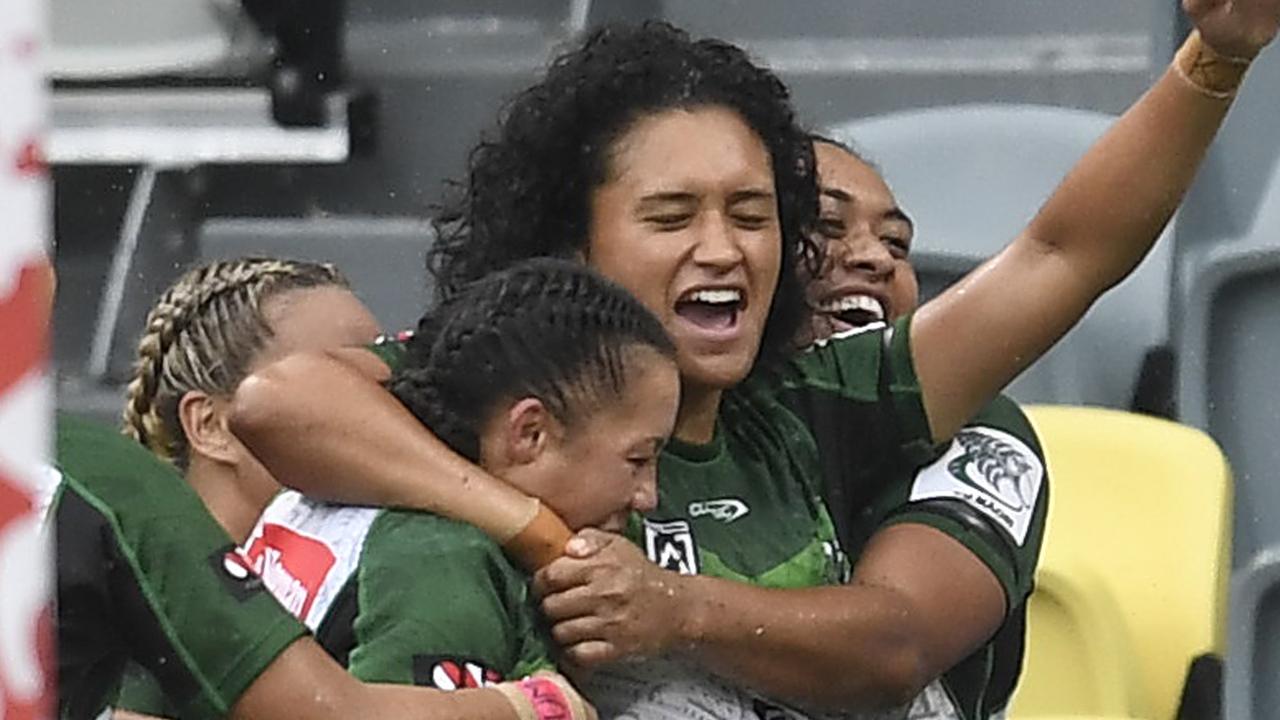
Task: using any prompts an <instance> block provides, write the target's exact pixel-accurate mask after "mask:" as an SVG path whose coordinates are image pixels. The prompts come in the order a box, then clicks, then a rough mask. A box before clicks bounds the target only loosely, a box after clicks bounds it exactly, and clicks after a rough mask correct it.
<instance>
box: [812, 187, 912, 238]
mask: <svg viewBox="0 0 1280 720" xmlns="http://www.w3.org/2000/svg"><path fill="white" fill-rule="evenodd" d="M821 193H822V194H823V195H825V196H827V197H829V198H832V199H833V200H838V201H840V202H845V203H855V202H857V200H856V199H854V197H853V196H852V195H850V194H849V193H847V192H845V191H844V190H841V189H840V188H837V187H824V188H822V189H821ZM884 219H885V220H897V221H899V222H904V223H906V224H907V225H908V226H910V227H911V230H912V232H915V229H916V222H915V221H914V220H912V219H911V216H910V215H908V214H907V212H906V211H905V210H903V209H902V208H900V207H898V206H897V205H894V206H893V207H891V208H889V209H888V210H887V211H886V212H885V214H884Z"/></svg>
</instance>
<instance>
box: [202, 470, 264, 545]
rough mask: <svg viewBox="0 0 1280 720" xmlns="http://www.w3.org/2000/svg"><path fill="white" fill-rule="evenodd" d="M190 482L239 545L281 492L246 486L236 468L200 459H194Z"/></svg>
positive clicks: (251, 484)
mask: <svg viewBox="0 0 1280 720" xmlns="http://www.w3.org/2000/svg"><path fill="white" fill-rule="evenodd" d="M187 482H188V483H190V484H191V487H192V488H193V489H194V490H195V491H196V494H197V495H199V496H200V499H201V500H202V501H204V505H205V507H207V508H209V513H210V514H211V515H213V518H214V519H215V520H217V521H218V524H219V525H221V526H222V528H223V529H224V530H226V531H227V534H228V535H230V536H231V539H232V540H233V541H235V543H236V544H237V545H240V544H243V543H244V542H245V541H246V540H248V539H249V533H251V532H253V526H254V525H256V524H257V522H258V518H259V517H260V516H261V515H262V511H263V510H266V509H267V505H268V504H269V503H270V502H271V498H272V497H273V496H274V495H275V493H276V491H277V490H278V489H279V488H278V487H275V488H271V487H255V486H254V484H253V483H246V482H243V481H242V480H241V478H240V477H239V476H238V475H237V474H236V471H235V468H233V467H231V466H229V465H225V464H222V463H215V462H212V461H210V460H207V459H204V458H199V457H193V458H191V466H190V468H189V469H188V470H187Z"/></svg>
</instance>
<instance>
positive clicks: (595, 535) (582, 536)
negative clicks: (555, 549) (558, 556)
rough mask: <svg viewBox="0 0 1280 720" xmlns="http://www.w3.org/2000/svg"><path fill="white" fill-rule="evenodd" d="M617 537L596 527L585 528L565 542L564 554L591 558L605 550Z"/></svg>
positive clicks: (579, 557)
mask: <svg viewBox="0 0 1280 720" xmlns="http://www.w3.org/2000/svg"><path fill="white" fill-rule="evenodd" d="M617 537H618V536H617V535H613V534H611V533H606V532H601V531H599V530H596V529H594V528H584V529H582V530H579V531H578V534H577V535H574V536H573V537H572V538H570V539H569V542H567V543H565V546H564V554H565V555H568V556H569V557H572V558H578V559H583V558H589V557H591V556H592V555H595V554H596V553H599V552H600V551H601V550H604V549H605V548H606V547H608V546H609V545H610V544H611V543H612V542H613V540H614V538H617Z"/></svg>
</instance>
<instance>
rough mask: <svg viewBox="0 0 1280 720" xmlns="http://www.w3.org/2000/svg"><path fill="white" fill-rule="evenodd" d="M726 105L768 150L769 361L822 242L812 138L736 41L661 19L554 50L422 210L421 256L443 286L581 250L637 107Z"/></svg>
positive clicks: (792, 324)
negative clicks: (773, 254)
mask: <svg viewBox="0 0 1280 720" xmlns="http://www.w3.org/2000/svg"><path fill="white" fill-rule="evenodd" d="M701 107H724V108H728V109H730V110H732V111H733V112H734V113H736V114H737V115H738V116H739V117H740V118H741V119H742V121H743V122H744V123H746V125H747V126H748V127H750V128H751V130H752V131H753V132H754V133H755V134H756V135H757V136H759V138H760V140H761V142H762V143H763V144H764V146H765V148H766V149H767V150H768V152H769V158H770V160H771V161H772V169H773V179H774V187H775V191H776V193H777V205H778V218H779V224H780V227H781V235H782V253H781V255H782V268H781V269H782V272H781V273H780V276H779V278H780V279H779V284H778V288H777V291H776V293H775V294H774V299H773V305H772V306H771V308H770V312H769V317H768V320H767V322H766V325H765V330H764V337H763V339H762V341H761V350H760V352H761V359H762V360H763V361H765V362H766V363H768V362H769V361H773V360H781V359H784V358H786V357H789V356H790V354H791V346H790V339H791V337H792V336H793V335H794V334H795V331H796V330H797V329H798V328H799V327H800V324H801V323H802V322H803V321H804V318H805V317H806V316H807V315H806V313H807V308H806V306H805V303H804V288H803V286H802V284H801V282H800V280H799V278H798V273H797V272H795V270H796V269H797V268H798V266H799V263H801V262H804V261H810V262H811V263H812V265H813V267H814V268H816V267H817V263H818V262H819V259H820V256H821V252H820V249H819V248H818V246H817V244H816V243H814V242H813V240H812V238H811V234H812V230H813V229H814V228H815V227H816V226H817V214H818V190H817V181H816V178H815V174H814V159H813V144H812V143H811V142H810V140H809V136H808V134H807V133H806V132H805V131H804V130H803V129H801V128H800V127H799V125H798V124H797V122H796V119H795V113H794V110H793V109H792V107H791V101H790V96H789V93H788V91H787V88H786V86H785V85H784V84H783V83H782V81H781V80H779V79H778V78H777V76H775V75H774V74H773V73H771V72H769V71H768V70H766V69H764V68H761V67H759V66H758V65H755V64H754V63H752V61H751V59H750V58H749V57H748V56H747V54H746V53H745V52H744V51H743V50H742V49H741V48H739V47H736V46H734V45H731V44H729V43H726V42H722V41H719V40H714V39H700V40H694V39H692V38H690V36H689V35H688V34H687V33H686V32H684V31H683V30H680V29H678V28H675V27H673V26H671V25H669V24H666V23H662V22H647V23H644V24H642V25H638V26H626V25H613V26H605V27H604V28H602V29H600V30H598V31H596V32H594V33H592V34H591V35H589V36H588V37H587V38H586V39H585V41H583V43H582V44H581V45H580V46H578V47H576V48H575V49H573V50H571V51H569V52H567V53H565V54H564V55H561V56H560V57H558V58H557V59H555V60H554V61H553V62H552V63H551V66H550V67H549V68H548V70H547V73H546V76H545V77H544V78H543V79H542V80H541V81H540V82H538V83H537V84H536V85H533V86H532V87H530V88H528V89H526V90H525V91H523V92H522V93H520V94H519V95H517V96H516V97H515V98H514V100H513V101H512V102H511V103H510V104H509V105H508V106H507V107H506V109H505V110H504V112H503V116H502V118H501V121H500V126H499V128H498V130H497V133H496V137H494V138H493V139H491V140H487V141H482V142H481V143H480V144H479V145H478V146H477V147H476V148H475V149H474V150H473V151H472V152H471V155H470V158H469V160H468V173H467V180H466V183H465V185H461V186H460V187H459V190H460V192H458V194H457V195H456V196H455V197H453V198H452V199H450V200H449V201H448V202H446V204H445V206H444V208H443V209H442V211H441V212H440V213H439V214H438V215H437V216H436V219H435V220H434V224H435V235H436V240H435V242H434V244H433V246H432V248H431V250H430V251H429V255H428V267H429V269H430V271H431V272H432V273H433V274H434V275H435V277H436V283H435V285H436V288H437V291H438V293H439V294H440V296H441V297H442V298H447V297H448V296H449V295H451V294H453V293H455V292H457V291H459V290H460V289H461V288H462V287H464V286H466V284H467V283H470V282H472V281H474V280H476V279H477V278H479V277H481V276H483V275H484V274H485V273H487V272H490V271H492V270H494V269H499V268H504V267H508V266H509V265H511V263H513V262H516V261H518V260H521V259H524V258H530V257H561V258H575V257H581V256H583V255H585V252H586V249H587V248H588V246H589V238H588V235H589V232H590V227H591V217H590V207H591V195H592V192H593V191H594V190H596V189H597V188H599V187H600V186H601V185H602V184H604V183H605V182H606V181H607V180H608V178H609V171H610V167H609V164H610V161H611V159H612V155H613V153H614V152H615V150H616V147H615V146H616V143H617V141H618V140H619V139H620V138H622V137H623V136H624V135H625V134H626V132H627V131H628V130H629V129H630V128H632V127H633V126H634V125H635V123H636V122H637V121H639V120H641V119H643V118H644V117H646V116H651V115H654V114H658V113H661V112H664V111H667V110H675V109H686V110H687V109H697V108H701Z"/></svg>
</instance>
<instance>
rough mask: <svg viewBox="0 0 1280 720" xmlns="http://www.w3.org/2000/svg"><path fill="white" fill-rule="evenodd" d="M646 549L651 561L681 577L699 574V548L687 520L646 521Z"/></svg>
mask: <svg viewBox="0 0 1280 720" xmlns="http://www.w3.org/2000/svg"><path fill="white" fill-rule="evenodd" d="M644 547H645V552H646V553H647V554H648V556H649V560H650V561H652V562H653V563H654V564H656V565H658V566H659V567H662V568H664V569H666V570H674V571H676V572H678V573H680V574H681V575H697V574H698V546H697V544H696V543H694V541H693V530H692V529H691V528H690V527H689V522H688V521H687V520H668V521H666V522H661V521H654V520H645V521H644Z"/></svg>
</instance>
